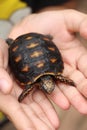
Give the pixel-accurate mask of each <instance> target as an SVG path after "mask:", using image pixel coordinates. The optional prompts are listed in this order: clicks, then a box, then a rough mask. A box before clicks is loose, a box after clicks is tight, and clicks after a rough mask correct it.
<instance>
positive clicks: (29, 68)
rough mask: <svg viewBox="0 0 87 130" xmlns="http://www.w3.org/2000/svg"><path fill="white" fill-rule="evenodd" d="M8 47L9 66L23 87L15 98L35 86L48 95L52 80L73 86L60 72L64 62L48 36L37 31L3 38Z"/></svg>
mask: <svg viewBox="0 0 87 130" xmlns="http://www.w3.org/2000/svg"><path fill="white" fill-rule="evenodd" d="M7 43H8V44H10V43H12V44H10V46H9V65H10V68H11V70H12V72H13V74H14V76H15V77H16V79H17V80H18V81H19V83H20V85H23V86H24V90H23V92H22V93H21V95H20V96H19V98H18V101H19V102H21V101H22V100H23V99H24V97H25V96H27V94H28V93H29V92H30V91H31V90H32V89H33V88H34V87H35V86H39V88H40V89H42V90H44V91H45V92H46V93H48V94H50V93H52V91H53V90H54V88H55V81H56V80H58V81H60V82H62V83H65V84H68V85H72V86H75V83H74V82H73V80H71V79H69V78H67V77H64V76H63V75H62V72H63V69H64V65H63V60H62V57H61V53H60V52H59V50H58V48H57V47H56V45H55V44H54V43H53V41H52V37H51V36H48V35H42V34H38V33H28V34H24V35H21V36H19V37H18V38H16V39H15V40H12V39H7Z"/></svg>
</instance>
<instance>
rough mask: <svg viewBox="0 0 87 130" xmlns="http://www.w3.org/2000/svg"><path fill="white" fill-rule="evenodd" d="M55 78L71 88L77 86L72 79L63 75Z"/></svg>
mask: <svg viewBox="0 0 87 130" xmlns="http://www.w3.org/2000/svg"><path fill="white" fill-rule="evenodd" d="M55 78H56V79H57V80H58V81H60V82H62V83H65V84H68V85H71V86H76V84H75V83H74V81H73V80H72V79H69V78H68V77H64V76H63V75H61V74H58V75H56V76H55Z"/></svg>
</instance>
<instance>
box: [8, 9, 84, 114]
mask: <svg viewBox="0 0 87 130" xmlns="http://www.w3.org/2000/svg"><path fill="white" fill-rule="evenodd" d="M86 24H87V15H86V14H83V13H80V12H78V11H75V10H61V11H48V12H44V13H38V14H33V15H30V16H28V17H26V18H25V19H24V20H23V21H22V22H21V23H19V24H18V25H16V26H15V27H14V28H13V30H12V32H11V33H10V35H9V37H11V38H14V39H15V38H16V37H17V36H19V35H21V34H24V33H29V32H38V33H43V34H50V35H52V36H53V41H54V42H55V44H56V45H57V46H58V48H59V49H60V51H61V54H62V57H63V60H64V66H65V68H64V75H65V76H69V77H70V78H71V79H73V80H74V82H75V83H76V88H74V87H71V86H66V85H64V84H58V87H56V88H55V90H54V91H53V93H52V94H51V95H50V98H51V99H52V100H53V101H54V102H55V103H56V104H58V105H59V106H60V107H61V108H63V109H67V108H68V107H69V106H70V103H71V104H72V105H73V106H74V107H75V108H76V109H77V110H78V111H79V112H80V113H83V114H87V102H86V100H85V98H84V97H87V78H86V77H87V71H86V66H87V60H86V59H87V50H86V48H85V47H84V46H83V44H82V43H81V41H80V40H79V39H78V38H77V36H76V32H79V34H80V35H81V36H82V37H83V38H87V29H86ZM61 91H62V92H61Z"/></svg>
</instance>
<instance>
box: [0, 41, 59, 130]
mask: <svg viewBox="0 0 87 130" xmlns="http://www.w3.org/2000/svg"><path fill="white" fill-rule="evenodd" d="M21 91H22V90H21V88H20V87H19V86H18V85H17V84H16V82H15V80H14V79H13V78H12V74H11V72H10V71H9V68H8V46H7V44H6V43H5V42H4V41H3V40H1V39H0V111H2V112H4V113H5V114H6V115H7V116H8V118H9V119H10V120H11V121H12V122H13V124H14V126H15V127H16V129H17V130H36V129H37V130H55V129H56V128H57V127H58V126H59V120H58V117H57V114H56V112H55V110H54V108H53V106H52V105H51V103H50V101H49V100H48V98H47V97H46V96H45V95H44V94H43V93H42V92H41V91H39V90H37V91H33V92H32V95H29V96H28V97H27V98H26V99H25V100H24V101H23V102H22V103H19V102H18V100H17V99H18V96H19V93H21Z"/></svg>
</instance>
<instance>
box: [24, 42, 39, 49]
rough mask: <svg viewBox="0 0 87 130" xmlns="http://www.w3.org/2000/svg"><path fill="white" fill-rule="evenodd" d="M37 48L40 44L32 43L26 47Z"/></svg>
mask: <svg viewBox="0 0 87 130" xmlns="http://www.w3.org/2000/svg"><path fill="white" fill-rule="evenodd" d="M36 46H38V43H31V44H29V45H27V46H26V47H27V48H34V47H36Z"/></svg>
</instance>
